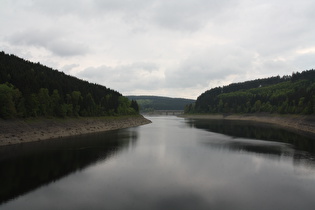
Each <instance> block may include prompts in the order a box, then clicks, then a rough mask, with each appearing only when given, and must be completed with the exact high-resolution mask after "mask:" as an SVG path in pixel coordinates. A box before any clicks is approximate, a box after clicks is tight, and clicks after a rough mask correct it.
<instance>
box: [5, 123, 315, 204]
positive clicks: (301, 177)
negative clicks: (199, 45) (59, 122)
mask: <svg viewBox="0 0 315 210" xmlns="http://www.w3.org/2000/svg"><path fill="white" fill-rule="evenodd" d="M150 120H152V121H153V123H152V124H149V125H145V126H141V127H139V128H137V130H136V132H135V133H134V129H135V128H132V129H127V130H125V131H124V132H122V133H121V132H119V133H118V134H117V133H116V134H115V135H114V137H113V138H112V139H115V138H116V137H117V138H116V140H113V141H117V142H119V143H118V144H117V143H116V142H111V141H110V143H108V144H109V145H113V146H112V147H111V146H109V147H108V146H104V147H106V148H107V149H102V151H104V153H105V155H102V152H95V149H90V148H91V147H90V144H88V145H83V146H80V147H77V146H76V145H73V146H72V147H74V148H76V150H77V151H81V150H83V151H84V150H86V149H82V148H88V149H87V150H91V151H93V152H92V153H93V154H94V153H97V154H99V156H97V155H95V157H94V158H93V160H94V162H93V161H91V162H90V164H89V167H85V168H84V170H81V169H76V173H73V172H72V173H71V172H70V173H71V174H69V175H68V176H66V177H63V178H62V179H59V180H58V181H56V182H53V183H50V184H47V185H45V186H43V187H40V188H37V189H36V190H34V191H32V192H29V193H26V194H24V195H23V196H19V197H18V198H16V199H14V200H12V201H10V202H6V203H4V204H2V205H0V209H3V210H5V209H8V210H11V209H14V210H23V209H32V210H41V209H52V210H53V209H67V210H68V209H74V210H80V209H117V210H119V209H137V210H147V209H150V210H159V209H163V210H168V209H170V210H173V209H197V210H201V209H202V210H206V209H233V210H244V209H255V210H266V209H286V210H296V209H303V210H313V209H314V206H315V200H314V195H315V175H314V174H315V167H305V165H303V164H301V165H294V164H295V163H294V162H293V161H292V160H295V159H294V158H292V156H290V155H291V154H292V155H295V154H297V153H296V151H295V148H294V145H292V144H289V143H285V142H280V141H265V140H261V139H260V140H258V139H255V138H248V137H247V138H246V137H237V136H235V135H231V136H230V135H226V134H219V133H216V132H209V130H208V128H206V130H205V129H203V128H201V129H199V128H196V127H195V124H194V123H195V122H192V123H190V124H189V123H187V121H185V120H184V119H182V118H175V117H150ZM187 125H189V126H187ZM120 136H121V137H122V139H120ZM87 137H88V139H90V137H89V136H87ZM104 138H105V137H104ZM88 141H89V140H88ZM101 142H103V141H101ZM72 147H70V148H72ZM97 147H98V146H97ZM101 147H102V146H101ZM92 148H93V147H92ZM110 148H114V149H112V150H111V149H110ZM115 148H116V149H115ZM67 149H68V148H67ZM269 149H270V150H269ZM96 151H98V150H96ZM300 151H301V150H300ZM301 152H306V151H301ZM83 154H84V153H83ZM83 154H82V155H83ZM100 154H101V155H100ZM284 154H289V155H288V156H285V155H284ZM307 154H311V153H310V152H307ZM27 155H28V156H30V155H31V154H27ZM60 155H66V154H64V153H60ZM87 155H88V156H90V155H91V154H87ZM100 156H103V158H104V161H100V160H102V158H100ZM44 157H45V156H44ZM10 158H12V157H10ZM81 158H83V157H82V156H81ZM296 159H297V158H296ZM95 161H96V162H97V164H93V163H95ZM79 162H80V161H79ZM13 164H14V163H13ZM24 164H30V165H32V163H31V162H30V163H24ZM40 167H41V166H40ZM74 171H75V170H74Z"/></svg>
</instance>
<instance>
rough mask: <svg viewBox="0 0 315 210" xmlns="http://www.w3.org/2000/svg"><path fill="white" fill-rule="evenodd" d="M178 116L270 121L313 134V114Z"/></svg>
mask: <svg viewBox="0 0 315 210" xmlns="http://www.w3.org/2000/svg"><path fill="white" fill-rule="evenodd" d="M180 117H184V118H191V119H225V120H246V121H254V122H263V123H271V124H274V125H278V126H281V127H284V128H287V129H294V130H296V131H303V132H307V133H312V134H315V116H314V115H311V116H303V115H271V114H260V115H219V114H218V115H201V114H200V115H181V116H180Z"/></svg>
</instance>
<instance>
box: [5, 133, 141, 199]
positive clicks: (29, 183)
mask: <svg viewBox="0 0 315 210" xmlns="http://www.w3.org/2000/svg"><path fill="white" fill-rule="evenodd" d="M137 135H138V134H137V130H136V129H133V130H127V129H125V130H117V131H111V132H105V133H96V134H90V135H82V136H76V137H68V138H62V139H55V140H50V141H43V142H34V143H28V144H21V145H12V146H6V147H1V148H0V186H1V188H0V204H1V203H3V202H5V201H7V200H9V199H12V198H14V197H16V196H19V195H21V194H24V193H26V192H29V191H32V190H34V189H35V188H37V187H39V186H42V185H44V184H48V183H51V182H54V181H56V180H58V179H60V178H62V177H64V176H67V175H69V174H71V173H73V172H75V171H78V170H82V169H83V168H86V167H87V166H89V165H91V164H94V163H96V162H98V161H103V160H105V159H108V158H109V157H111V156H113V155H115V154H116V153H118V152H119V151H121V150H122V149H123V148H126V147H128V146H134V145H135V144H136V141H137V137H138V136H137Z"/></svg>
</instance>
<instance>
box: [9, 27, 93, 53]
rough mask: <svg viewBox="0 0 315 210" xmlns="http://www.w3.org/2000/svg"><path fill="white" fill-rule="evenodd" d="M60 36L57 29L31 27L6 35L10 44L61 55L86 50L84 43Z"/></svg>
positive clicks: (84, 51) (85, 51)
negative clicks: (41, 29) (43, 49)
mask: <svg viewBox="0 0 315 210" xmlns="http://www.w3.org/2000/svg"><path fill="white" fill-rule="evenodd" d="M62 36H63V35H62V33H60V32H57V31H39V30H36V29H31V30H26V31H23V32H18V33H15V34H13V35H11V36H10V37H8V38H7V40H8V41H9V42H10V43H11V44H12V45H25V46H29V47H31V46H34V47H42V48H45V49H46V50H48V51H51V52H52V53H54V54H55V55H58V56H61V57H64V56H75V55H84V54H86V53H87V52H88V47H87V46H86V45H84V44H81V43H77V42H74V41H72V40H69V39H68V40H67V39H64V38H62Z"/></svg>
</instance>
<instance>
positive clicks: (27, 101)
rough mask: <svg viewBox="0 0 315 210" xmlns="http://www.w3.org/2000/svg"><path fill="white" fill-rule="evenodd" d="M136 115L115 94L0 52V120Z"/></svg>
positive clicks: (132, 107) (133, 105) (129, 103)
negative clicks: (39, 117)
mask: <svg viewBox="0 0 315 210" xmlns="http://www.w3.org/2000/svg"><path fill="white" fill-rule="evenodd" d="M138 113H139V106H138V104H137V102H136V101H134V100H131V101H130V100H129V99H128V98H126V97H124V96H122V94H120V93H119V92H117V91H114V90H111V89H109V88H106V87H104V86H101V85H98V84H93V83H89V82H87V81H84V80H80V79H78V78H76V77H73V76H69V75H66V74H64V73H63V72H59V71H57V70H54V69H51V68H49V67H46V66H44V65H41V64H40V63H32V62H29V61H26V60H23V59H21V58H18V57H17V56H14V55H8V54H6V53H4V52H0V118H4V119H7V118H14V117H38V116H45V117H47V116H56V117H66V116H113V115H130V114H138Z"/></svg>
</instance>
